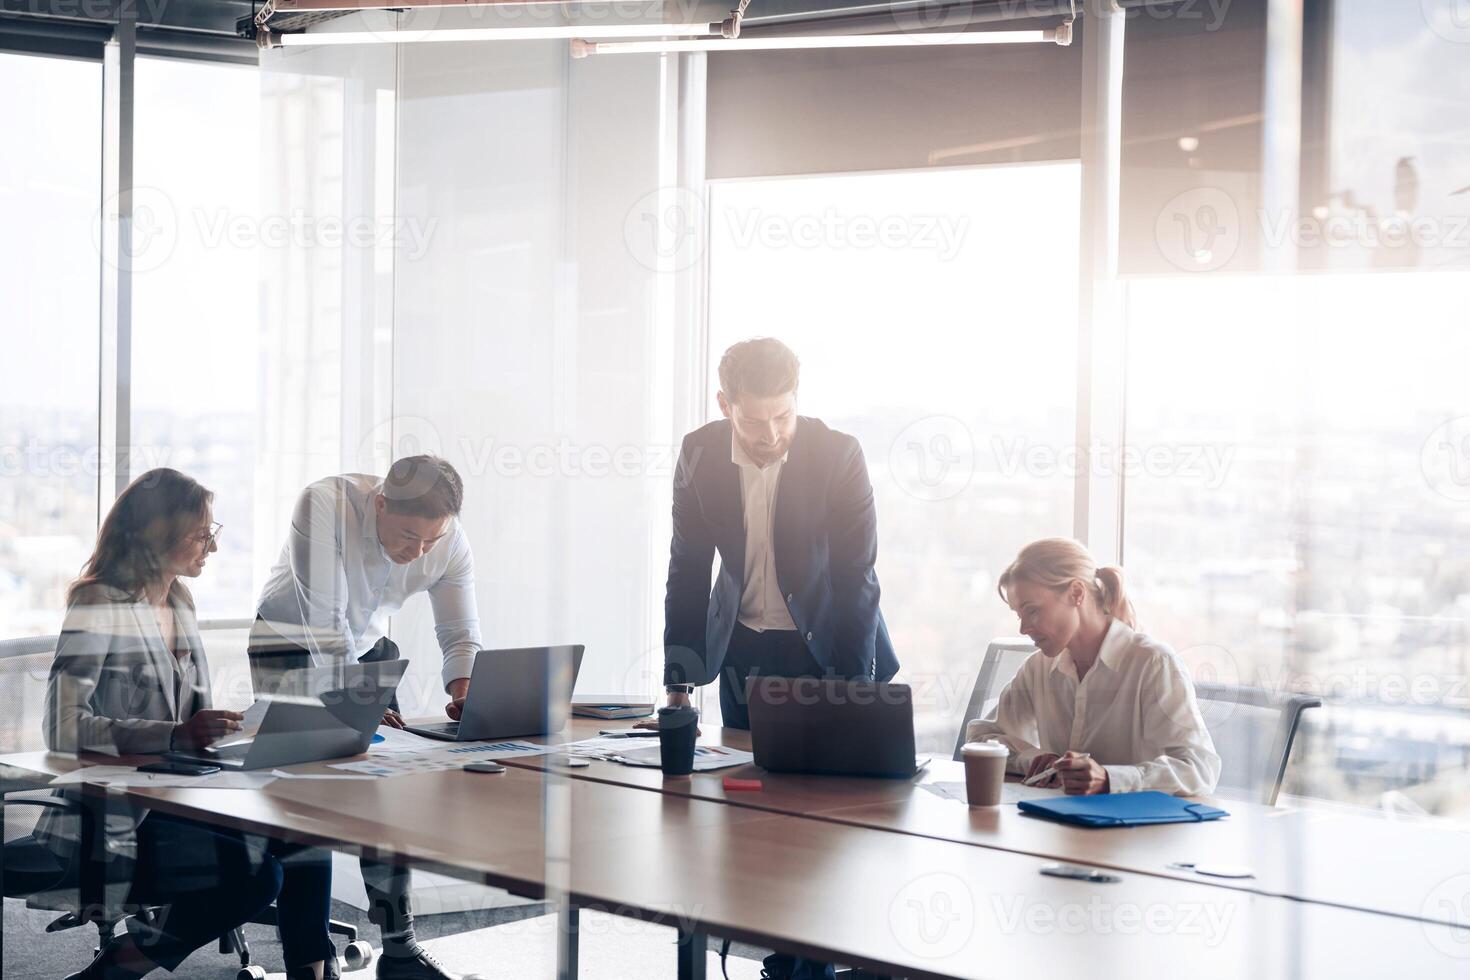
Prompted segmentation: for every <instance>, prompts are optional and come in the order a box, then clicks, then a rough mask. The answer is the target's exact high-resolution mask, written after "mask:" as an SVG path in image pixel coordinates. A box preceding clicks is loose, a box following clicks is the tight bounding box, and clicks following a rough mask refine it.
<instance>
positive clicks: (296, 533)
mask: <svg viewBox="0 0 1470 980" xmlns="http://www.w3.org/2000/svg"><path fill="white" fill-rule="evenodd" d="M381 486H382V481H381V480H380V479H379V478H378V477H375V476H367V475H365V474H361V473H349V474H347V475H345V476H329V477H327V478H326V479H324V480H318V481H317V482H316V483H313V484H312V485H311V486H309V487H307V488H306V489H305V490H304V491H303V492H302V494H301V496H300V498H299V499H298V500H297V502H296V509H295V511H294V512H293V513H292V515H291V530H290V533H289V534H288V535H287V538H286V544H285V546H284V547H283V548H282V549H281V556H280V557H279V558H278V559H276V565H275V567H274V568H273V569H271V574H270V578H269V579H268V580H267V582H266V585H265V589H264V590H263V591H262V592H261V596H260V605H259V608H258V609H257V612H258V614H259V615H260V617H261V618H263V619H264V620H265V621H266V623H267V624H268V625H269V626H270V627H271V628H272V629H273V630H275V631H276V632H277V633H279V634H280V635H281V636H282V637H283V638H285V639H287V640H289V641H290V642H292V643H296V644H298V645H299V646H303V647H306V648H307V649H309V650H310V651H311V653H312V659H313V661H314V663H316V664H317V665H329V664H334V663H341V662H344V661H351V660H356V659H357V658H358V657H360V656H362V655H363V654H364V653H367V652H368V651H369V650H370V649H372V646H373V644H375V643H377V642H378V640H379V639H381V638H382V637H383V635H384V633H385V632H386V631H387V629H388V617H389V616H391V615H393V614H394V613H396V612H397V611H398V610H399V609H401V608H403V603H404V602H405V601H406V600H407V599H408V598H409V597H410V596H412V595H415V594H417V593H419V592H427V593H428V594H429V602H430V604H431V605H432V606H433V610H434V633H435V635H436V636H437V638H438V640H439V648H440V649H441V650H442V651H443V652H444V669H443V677H444V683H445V685H446V686H447V685H448V684H449V683H450V682H451V681H454V680H458V679H460V678H465V677H469V676H470V669H471V666H472V665H473V663H474V659H475V653H476V652H477V651H478V650H479V649H480V616H479V613H478V612H477V610H476V607H475V562H474V557H473V555H472V554H471V553H470V544H469V540H468V539H467V538H466V537H465V533H464V531H463V530H462V529H461V528H460V526H459V521H458V520H452V521H450V524H449V531H448V532H447V533H446V534H445V535H444V537H443V538H442V539H440V541H439V542H438V543H437V544H435V545H434V547H432V548H430V549H429V551H428V553H427V554H424V555H420V556H419V557H418V558H416V559H414V560H413V561H411V562H409V563H408V564H407V565H398V564H395V563H394V562H393V560H392V559H391V558H389V557H388V554H387V552H385V551H384V550H383V546H382V543H381V542H379V541H378V515H377V511H376V509H375V507H374V504H373V498H374V495H375V494H376V493H377V492H378V490H379V488H380V487H381Z"/></svg>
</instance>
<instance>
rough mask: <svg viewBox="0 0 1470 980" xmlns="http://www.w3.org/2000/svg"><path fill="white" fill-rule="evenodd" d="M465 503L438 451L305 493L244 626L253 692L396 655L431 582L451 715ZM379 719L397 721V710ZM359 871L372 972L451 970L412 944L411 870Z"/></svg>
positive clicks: (467, 584) (471, 641) (465, 622)
mask: <svg viewBox="0 0 1470 980" xmlns="http://www.w3.org/2000/svg"><path fill="white" fill-rule="evenodd" d="M463 501H464V485H463V483H462V482H461V480H460V477H459V474H458V473H457V472H455V469H454V467H452V466H450V465H449V463H447V462H445V461H444V460H442V459H439V458H437V457H434V456H409V457H406V458H404V459H400V460H398V461H397V462H396V463H394V464H393V466H392V467H391V468H390V469H389V470H388V475H387V476H386V477H383V478H382V479H379V478H378V477H375V476H369V475H365V474H361V473H349V474H346V475H344V476H331V477H327V478H326V479H323V480H318V481H317V482H316V483H313V484H312V485H311V486H309V487H307V488H306V489H305V490H304V491H302V493H301V496H300V497H299V498H298V499H297V502H296V507H295V510H294V511H293V512H292V515H291V528H290V532H289V534H288V536H287V539H286V544H285V546H284V547H283V548H282V549H281V555H280V558H279V559H277V561H276V565H275V568H274V569H272V571H271V575H270V578H269V580H268V581H267V582H266V585H265V588H264V590H263V591H262V592H261V596H260V603H259V605H258V606H257V609H256V621H255V628H254V629H253V630H252V632H251V635H250V661H251V675H252V678H253V679H254V682H255V688H256V692H257V693H258V694H264V693H269V692H271V691H276V690H280V689H282V688H283V687H286V688H288V689H289V685H290V678H289V672H290V671H291V670H294V669H298V668H302V667H310V666H328V665H334V664H350V663H357V662H361V661H366V660H392V659H396V658H397V656H398V649H397V647H396V646H395V645H394V644H393V642H392V641H391V640H389V639H387V637H386V636H385V635H384V634H385V632H386V630H387V628H388V617H390V616H392V615H393V614H394V613H396V612H397V611H398V610H399V609H401V608H402V607H403V604H404V602H405V601H407V599H408V598H409V597H410V596H413V595H416V594H418V593H420V592H427V593H428V595H429V602H430V604H431V606H432V607H433V611H434V632H435V634H436V636H437V638H438V641H439V648H440V650H442V651H443V654H444V666H443V679H444V687H445V690H446V691H447V692H448V694H449V696H450V698H451V701H450V703H449V706H448V708H447V712H448V714H449V716H450V717H451V718H458V717H459V714H460V710H461V708H462V706H463V704H464V698H465V695H466V693H467V692H468V690H469V684H470V673H471V667H472V665H473V663H474V658H475V653H476V652H477V651H478V650H479V649H480V646H481V643H480V617H479V613H478V612H477V610H476V607H475V563H474V557H473V555H472V554H471V552H470V545H469V540H468V539H467V538H466V537H465V533H464V531H463V529H462V528H461V527H460V525H459V520H458V516H459V511H460V507H461V505H462V504H463ZM384 722H385V723H386V724H390V725H394V726H395V727H402V724H403V722H402V719H400V718H399V717H398V713H397V711H390V712H389V713H388V715H387V716H385V718H384ZM362 870H363V880H364V884H365V885H366V886H367V891H368V899H369V905H370V908H369V915H370V917H371V918H372V920H373V921H374V922H376V923H377V924H378V926H379V928H380V929H382V932H383V954H384V955H383V957H382V958H381V959H379V961H378V977H379V980H446V978H455V977H456V976H457V975H456V974H452V973H449V972H448V971H446V970H445V969H444V968H443V967H442V966H441V965H440V964H439V963H437V962H436V961H435V960H434V959H433V958H432V957H431V956H429V954H428V953H427V952H426V951H425V950H424V949H423V947H422V946H420V945H419V944H418V941H417V939H416V937H415V933H414V925H413V913H412V910H411V908H410V904H409V894H408V885H409V876H408V874H407V872H406V871H403V870H401V869H396V868H394V867H393V866H391V865H385V864H379V863H378V862H375V861H369V860H364V861H363V862H362Z"/></svg>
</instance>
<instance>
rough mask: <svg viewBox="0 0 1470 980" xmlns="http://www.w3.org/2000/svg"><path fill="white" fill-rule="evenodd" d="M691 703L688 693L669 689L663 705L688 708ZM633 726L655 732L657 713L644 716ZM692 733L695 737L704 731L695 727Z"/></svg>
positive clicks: (656, 728)
mask: <svg viewBox="0 0 1470 980" xmlns="http://www.w3.org/2000/svg"><path fill="white" fill-rule="evenodd" d="M691 705H692V702H691V701H690V698H689V695H688V694H685V693H684V692H683V691H670V692H669V694H668V703H667V704H665V705H664V707H666V708H688V707H691ZM633 727H634V728H642V729H645V730H647V731H650V732H656V731H658V715H657V714H655V715H654V716H653V717H652V718H645V719H643V720H642V721H640V722H635V723H634V725H633ZM694 734H695V737H698V736H700V735H703V734H704V732H702V731H700V730H699V729H698V728H696V729H694Z"/></svg>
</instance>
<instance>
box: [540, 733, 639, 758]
mask: <svg viewBox="0 0 1470 980" xmlns="http://www.w3.org/2000/svg"><path fill="white" fill-rule="evenodd" d="M650 746H652V747H653V748H655V749H656V748H658V738H657V736H655V737H652V738H641V737H640V738H628V737H626V736H622V735H599V736H598V737H597V738H584V739H582V740H581V741H580V742H568V743H567V744H566V745H563V746H560V748H562V749H563V750H564V751H565V752H566V753H567V754H568V755H575V756H580V757H582V758H584V759H616V758H617V757H618V756H620V755H622V754H623V753H625V752H636V751H637V750H639V749H644V748H648V747H650Z"/></svg>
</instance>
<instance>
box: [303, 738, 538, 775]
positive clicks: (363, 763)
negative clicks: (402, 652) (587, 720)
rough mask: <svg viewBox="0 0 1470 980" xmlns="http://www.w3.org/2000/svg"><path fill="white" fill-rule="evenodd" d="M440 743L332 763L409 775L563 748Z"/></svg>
mask: <svg viewBox="0 0 1470 980" xmlns="http://www.w3.org/2000/svg"><path fill="white" fill-rule="evenodd" d="M436 744H437V745H439V746H441V747H439V748H435V749H432V750H430V751H427V752H399V753H391V752H390V753H387V754H385V755H379V756H377V757H376V758H368V759H361V760H358V761H355V762H337V763H333V764H332V766H331V768H333V769H340V770H342V771H343V772H352V773H360V774H362V775H366V776H409V775H413V774H414V773H421V772H444V771H445V770H448V769H459V768H460V767H462V766H464V765H465V764H467V763H470V762H491V761H494V760H497V759H515V758H520V757H522V756H532V755H548V754H550V753H552V752H560V751H562V750H563V749H564V748H565V746H562V745H537V744H536V743H535V742H523V741H505V742H439V743H436Z"/></svg>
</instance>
